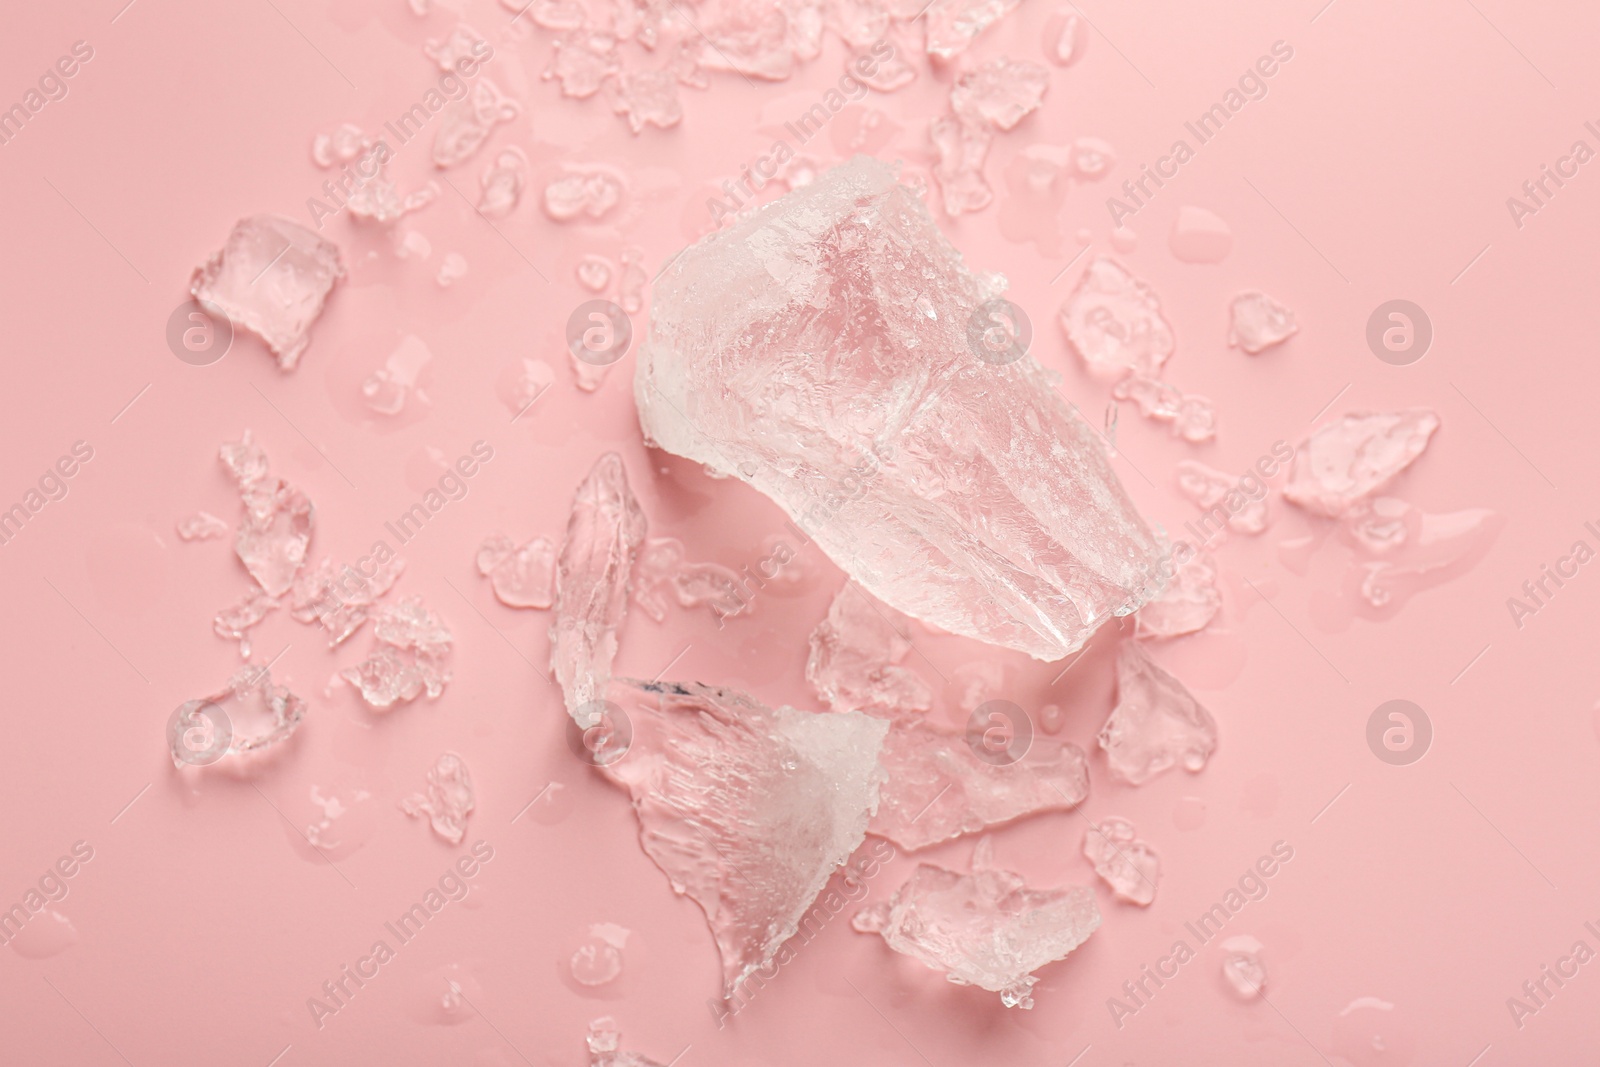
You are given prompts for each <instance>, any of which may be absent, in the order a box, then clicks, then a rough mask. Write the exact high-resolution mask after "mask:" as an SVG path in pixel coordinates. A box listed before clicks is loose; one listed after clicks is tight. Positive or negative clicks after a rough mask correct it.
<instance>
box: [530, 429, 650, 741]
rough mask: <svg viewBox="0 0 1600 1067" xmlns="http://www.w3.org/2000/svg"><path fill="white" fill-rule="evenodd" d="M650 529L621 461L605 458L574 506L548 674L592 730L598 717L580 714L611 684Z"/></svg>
mask: <svg viewBox="0 0 1600 1067" xmlns="http://www.w3.org/2000/svg"><path fill="white" fill-rule="evenodd" d="M647 528H648V523H647V522H646V520H645V517H644V511H643V509H641V508H640V507H639V501H638V500H636V499H634V496H633V490H632V489H630V488H629V487H628V474H627V471H626V470H625V469H624V468H623V466H622V457H621V456H619V455H617V454H616V453H615V452H607V453H606V454H605V455H603V456H601V457H600V458H599V459H598V460H596V461H595V465H594V467H593V469H591V470H590V471H589V475H588V477H586V478H585V479H584V480H583V482H582V484H580V485H579V486H578V491H577V493H576V494H575V495H574V496H573V498H572V514H571V516H570V517H569V518H568V519H567V538H566V542H565V543H564V544H563V545H562V546H561V558H560V560H559V561H558V562H557V564H556V597H555V605H556V613H555V620H554V622H552V623H551V625H550V668H551V670H553V671H554V672H555V676H556V681H557V682H559V683H560V684H561V691H562V693H563V694H565V696H566V700H567V712H568V714H570V715H572V717H573V719H574V720H575V721H577V723H578V725H579V726H584V727H588V726H592V725H594V719H595V717H594V716H593V715H590V714H589V713H587V712H584V713H582V714H580V709H582V708H583V707H584V706H585V705H586V704H589V703H590V702H591V701H593V700H594V699H595V698H596V697H597V696H598V695H599V694H600V693H601V692H603V691H604V689H605V685H606V680H607V679H608V678H610V677H611V663H612V661H613V660H614V659H616V656H617V628H618V627H620V626H621V625H622V619H623V616H624V615H626V614H627V611H628V583H629V580H630V577H631V575H632V573H633V562H634V558H635V557H636V556H637V555H638V552H639V545H640V544H641V543H642V542H643V541H644V535H645V530H646V529H647ZM586 720H587V721H586Z"/></svg>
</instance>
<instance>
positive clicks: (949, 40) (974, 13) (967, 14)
mask: <svg viewBox="0 0 1600 1067" xmlns="http://www.w3.org/2000/svg"><path fill="white" fill-rule="evenodd" d="M1021 2H1022V0H934V2H933V3H932V4H931V5H929V6H928V7H927V8H926V9H925V10H926V27H927V30H926V41H927V49H928V54H929V55H930V56H933V57H934V58H935V59H950V58H952V57H954V56H958V55H960V54H961V53H962V52H965V51H966V50H967V46H968V45H969V44H971V43H972V39H973V38H974V37H976V36H978V34H980V33H982V32H983V31H984V30H986V29H988V28H989V27H990V26H992V25H994V24H995V23H996V22H999V21H1000V20H1001V19H1002V18H1004V17H1005V16H1006V15H1009V14H1010V13H1011V12H1012V11H1014V10H1015V9H1016V8H1017V6H1018V5H1019V4H1020V3H1021Z"/></svg>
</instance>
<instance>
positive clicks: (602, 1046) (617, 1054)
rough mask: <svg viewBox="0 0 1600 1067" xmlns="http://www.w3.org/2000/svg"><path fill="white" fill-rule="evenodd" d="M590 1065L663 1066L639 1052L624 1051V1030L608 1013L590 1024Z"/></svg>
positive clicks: (599, 1066)
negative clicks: (618, 1027)
mask: <svg viewBox="0 0 1600 1067" xmlns="http://www.w3.org/2000/svg"><path fill="white" fill-rule="evenodd" d="M584 1041H585V1043H587V1044H588V1046H589V1067H661V1065H660V1064H659V1063H657V1062H656V1061H655V1060H652V1059H649V1058H647V1057H644V1056H641V1055H639V1054H638V1053H637V1052H623V1051H622V1031H621V1030H619V1029H617V1021H616V1020H615V1019H613V1018H612V1017H611V1016H609V1015H606V1016H603V1017H601V1018H599V1019H596V1020H594V1021H593V1022H591V1023H590V1024H589V1033H588V1036H586V1037H585V1038H584Z"/></svg>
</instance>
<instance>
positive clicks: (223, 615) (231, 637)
mask: <svg viewBox="0 0 1600 1067" xmlns="http://www.w3.org/2000/svg"><path fill="white" fill-rule="evenodd" d="M277 607H278V601H277V600H276V599H275V598H273V597H270V596H268V595H267V594H266V593H264V592H262V591H261V587H260V586H252V587H251V588H250V590H249V591H248V592H246V593H245V594H244V596H243V597H242V598H240V600H239V601H238V603H236V604H233V605H232V606H230V607H226V608H223V609H222V610H221V611H219V612H217V615H216V618H214V619H213V620H212V621H211V628H212V630H214V631H216V634H217V636H218V637H220V638H222V639H224V640H227V641H237V642H239V655H241V656H243V657H244V658H245V659H249V658H250V629H251V628H252V627H253V626H255V625H256V624H257V623H259V622H260V621H261V620H262V619H264V618H266V617H267V612H269V611H275V610H276V609H277Z"/></svg>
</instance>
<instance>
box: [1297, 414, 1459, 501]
mask: <svg viewBox="0 0 1600 1067" xmlns="http://www.w3.org/2000/svg"><path fill="white" fill-rule="evenodd" d="M1438 428H1439V416H1437V415H1435V414H1434V413H1433V412H1431V411H1429V410H1427V409H1426V408H1412V409H1410V410H1407V411H1397V412H1360V413H1355V414H1349V415H1345V416H1343V417H1341V418H1339V419H1338V420H1337V421H1335V422H1330V423H1328V424H1327V425H1326V426H1324V427H1323V428H1322V429H1320V430H1318V431H1317V432H1316V433H1314V434H1312V435H1311V438H1310V440H1308V441H1306V442H1305V443H1304V444H1302V445H1301V446H1300V447H1299V448H1298V449H1297V450H1296V451H1295V456H1294V466H1293V468H1292V469H1291V472H1290V476H1289V483H1288V484H1287V485H1285V486H1284V489H1283V495H1284V498H1285V499H1287V500H1289V501H1290V502H1291V503H1294V504H1298V505H1299V506H1300V507H1302V508H1305V509H1306V510H1307V511H1310V512H1314V513H1316V514H1318V515H1327V516H1329V517H1332V518H1337V517H1338V516H1339V515H1341V514H1343V513H1344V512H1345V511H1346V510H1348V509H1349V508H1350V506H1351V505H1352V504H1354V503H1356V501H1358V500H1361V499H1362V498H1364V497H1367V496H1370V495H1372V494H1373V493H1375V492H1377V491H1378V490H1379V489H1382V488H1383V487H1385V486H1386V485H1388V484H1389V483H1390V482H1392V481H1393V480H1394V478H1395V476H1396V475H1398V474H1399V473H1400V472H1401V471H1403V470H1405V469H1406V468H1407V467H1409V466H1411V464H1412V463H1413V462H1414V461H1415V460H1416V458H1417V457H1418V456H1420V455H1422V451H1423V449H1425V448H1427V447H1428V440H1429V439H1430V438H1431V437H1432V436H1433V432H1434V431H1435V430H1437V429H1438Z"/></svg>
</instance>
